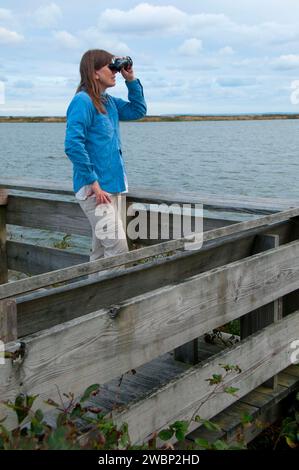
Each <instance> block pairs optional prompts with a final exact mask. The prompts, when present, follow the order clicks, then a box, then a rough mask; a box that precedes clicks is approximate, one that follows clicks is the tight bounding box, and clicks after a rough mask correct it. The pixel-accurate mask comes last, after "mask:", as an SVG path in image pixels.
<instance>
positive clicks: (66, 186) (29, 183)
mask: <svg viewBox="0 0 299 470" xmlns="http://www.w3.org/2000/svg"><path fill="white" fill-rule="evenodd" d="M0 188H7V189H13V190H20V191H29V192H38V193H50V194H63V195H74V191H73V188H72V185H71V183H67V182H65V181H63V182H62V181H61V182H57V181H53V180H44V179H38V178H34V179H32V178H9V180H8V179H7V178H0Z"/></svg>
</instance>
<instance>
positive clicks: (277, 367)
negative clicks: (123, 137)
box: [0, 185, 299, 442]
mask: <svg viewBox="0 0 299 470" xmlns="http://www.w3.org/2000/svg"><path fill="white" fill-rule="evenodd" d="M36 188H37V186H36V187H35V189H36ZM19 189H20V187H19ZM22 189H23V190H24V187H23V188H22ZM30 189H31V190H32V185H31V186H30ZM130 197H131V200H130V203H133V202H134V201H135V198H134V199H133V196H131V195H129V198H130ZM153 197H154V196H151V199H150V201H153V200H154V199H153ZM28 199H29V196H28V198H27V197H24V196H18V195H12V196H9V198H8V203H7V206H5V205H3V206H0V207H6V215H5V217H6V220H7V221H8V223H9V224H17V223H18V224H20V225H22V224H24V225H26V226H29V227H33V226H34V227H36V226H39V227H43V228H47V229H49V230H60V231H63V232H64V231H65V232H67V233H79V232H80V233H81V234H82V233H83V232H84V228H83V227H84V223H83V217H84V216H83V215H81V214H80V209H79V206H78V204H77V203H76V202H73V201H56V200H55V201H51V200H47V201H45V200H44V199H42V198H35V197H31V199H30V201H29V200H28ZM140 200H142V199H141V196H140ZM140 200H139V202H140ZM155 200H156V201H157V202H158V201H161V200H164V196H163V197H162V198H161V197H160V198H157V199H155ZM177 200H179V198H177ZM145 201H149V196H148V195H147V196H146V197H145V200H143V202H145ZM182 201H186V199H185V198H182V199H181V202H182ZM194 201H195V199H193V202H194ZM5 202H6V201H5V200H4V198H3V204H4V203H5ZM186 202H187V201H186ZM198 202H199V201H198ZM260 202H261V201H260ZM29 203H30V204H31V205H30V209H29V206H28V204H29ZM182 203H183V202H182ZM219 205H220V202H219V203H218V206H219ZM241 206H242V203H240V202H239V207H237V210H239V209H240V207H241ZM292 206H294V203H289V205H287V203H286V202H284V203H283V204H281V206H279V204H278V202H277V201H276V202H273V203H272V206H271V203H270V202H268V203H267V204H266V202H265V204H264V209H262V206H261V205H260V206H259V207H256V210H257V211H258V213H259V214H261V211H262V210H265V211H266V214H265V213H264V215H261V216H260V217H259V218H255V219H254V220H249V221H245V222H240V223H234V224H232V223H231V224H230V225H227V226H225V227H219V225H218V222H216V228H214V229H213V230H210V231H206V232H205V233H204V236H203V238H204V244H203V247H202V248H201V249H199V250H196V251H185V250H184V249H183V248H184V242H185V240H183V239H181V240H170V241H169V242H167V243H166V245H164V244H163V243H160V244H159V243H158V244H156V245H153V246H150V247H146V248H141V249H139V250H135V251H132V252H129V253H128V254H127V255H121V256H119V257H113V258H111V259H107V260H99V261H96V262H93V263H88V262H86V263H84V264H82V265H78V266H74V267H66V268H65V269H62V270H59V271H56V272H50V271H51V269H49V266H50V267H51V263H49V264H48V271H49V272H44V274H41V275H37V276H33V277H32V278H29V279H25V280H22V281H16V282H14V283H10V284H3V285H2V286H0V298H1V299H2V300H1V301H0V320H1V319H2V320H1V322H2V323H1V322H0V326H1V325H2V336H3V338H5V339H6V341H5V342H6V343H7V344H6V351H7V352H8V353H9V352H10V353H13V354H12V355H11V358H10V359H6V363H5V365H2V366H1V368H0V397H1V399H11V398H13V397H15V396H16V394H18V393H19V392H30V393H31V394H39V395H40V398H41V400H44V399H45V398H49V397H51V398H52V399H54V400H55V398H56V397H57V389H59V391H60V393H63V392H69V391H72V392H73V393H80V392H82V390H83V389H84V387H86V386H88V385H90V384H91V383H94V382H95V381H96V382H99V383H102V384H104V383H107V382H109V381H110V380H111V379H113V378H115V377H118V376H120V375H122V374H124V373H126V372H127V371H129V370H131V369H136V368H138V367H139V366H141V365H142V364H145V363H148V362H149V361H151V360H153V359H155V358H157V357H160V356H161V355H163V354H165V353H167V352H169V351H173V350H175V351H176V358H180V359H181V360H184V361H189V362H191V363H192V362H193V363H196V357H195V356H196V354H195V351H196V348H195V347H194V344H195V343H194V342H196V340H197V338H198V337H200V336H202V335H204V334H205V333H207V332H208V331H211V330H213V329H215V328H218V327H221V326H222V325H224V324H227V323H229V322H230V321H232V320H236V319H240V321H241V333H242V341H241V342H240V343H238V344H236V345H235V346H232V347H230V348H228V349H226V350H225V351H224V352H222V353H220V354H218V355H217V356H216V357H211V358H210V359H208V360H207V361H205V362H204V363H200V364H196V365H194V366H193V367H191V368H189V369H188V370H186V371H185V372H184V373H183V374H181V376H180V377H179V378H177V379H176V380H174V381H172V382H169V383H168V384H167V385H166V386H164V387H163V388H161V389H158V390H156V391H155V392H152V393H151V394H150V395H148V396H146V398H145V399H144V400H141V401H138V402H136V403H134V404H132V405H130V406H129V407H128V408H127V409H125V410H123V411H115V412H114V416H115V419H116V420H117V421H119V422H123V421H126V422H128V424H129V428H130V432H131V438H132V440H133V441H134V442H139V441H142V440H143V439H146V438H147V437H148V436H149V435H150V434H151V432H153V431H155V430H159V429H161V428H162V427H164V426H166V425H167V424H169V423H171V422H174V421H176V420H178V419H189V418H191V417H192V415H193V414H194V412H196V410H197V408H198V406H199V404H200V403H204V405H203V406H202V407H201V411H200V415H201V417H202V418H211V417H212V416H215V415H216V414H217V413H218V412H220V411H222V410H223V409H225V408H226V407H227V406H229V405H230V404H231V403H233V402H234V401H236V400H237V399H238V398H240V397H242V396H244V395H245V394H246V393H248V392H249V391H251V390H253V389H254V388H255V387H257V386H258V385H260V384H262V383H265V382H266V381H268V382H267V385H268V386H269V385H270V386H272V387H274V386H275V379H273V378H274V377H275V375H276V374H277V373H278V372H280V371H281V370H283V369H284V368H286V367H288V366H289V365H290V364H291V353H292V348H291V345H292V342H293V341H295V340H297V339H299V312H298V310H299V297H298V289H299V241H298V238H299V235H298V223H297V220H298V219H297V217H298V215H299V209H298V208H296V207H293V208H290V207H292ZM224 207H225V202H224V201H223V202H222V208H224ZM227 207H229V210H230V212H231V209H232V206H231V204H230V203H229V204H228V206H227ZM253 207H254V204H253V203H252V204H251V209H250V210H252V208H253ZM266 207H267V209H266ZM271 207H272V209H271ZM274 207H276V212H275V210H274ZM217 210H218V207H217ZM277 211H278V212H277ZM4 212H5V211H4V210H2V212H1V214H2V216H3V214H4ZM4 220H5V219H4V217H2V229H3V227H4V225H5V224H4V222H3V221H4ZM42 224H43V225H42ZM44 225H46V227H45V226H44ZM0 227H1V223H0ZM70 230H73V231H74V232H70ZM85 230H86V229H85ZM84 234H87V232H84ZM4 238H5V237H3V236H2V247H5V241H3V240H4ZM48 250H54V249H50V248H48ZM60 251H61V250H57V252H60ZM169 251H171V253H168V255H167V256H164V257H159V258H156V257H155V256H156V255H158V254H163V253H164V254H165V253H167V252H169ZM2 253H3V249H2ZM57 256H58V255H57ZM145 258H147V259H148V262H146V263H142V264H138V265H137V266H128V267H126V268H125V269H123V270H122V271H119V272H117V271H116V272H111V274H109V273H108V274H107V275H104V276H102V277H101V278H98V279H94V280H90V279H83V280H79V281H77V282H72V283H68V284H66V285H62V286H56V287H55V286H53V284H56V283H57V282H62V281H67V280H71V279H72V280H73V279H75V278H77V277H78V276H82V275H86V274H90V273H94V272H96V271H98V270H100V269H107V268H110V267H113V266H114V267H115V266H119V265H123V264H127V263H129V262H131V263H132V261H135V262H136V261H138V260H139V261H140V260H142V259H145ZM10 263H11V259H10V256H9V250H8V266H9V265H10ZM1 266H4V264H3V265H2V264H1ZM44 267H45V268H46V267H47V265H46V263H44ZM4 269H5V268H2V270H3V271H4ZM49 285H52V289H50V290H45V289H42V290H39V289H41V288H42V287H46V286H49ZM0 331H1V330H0ZM9 332H11V334H10V336H9V334H8V333H9ZM4 333H5V334H4ZM253 333H254V334H253ZM190 351H191V353H190ZM192 351H193V353H192ZM14 358H16V359H14ZM219 364H237V365H239V367H240V369H241V373H240V374H238V375H235V376H228V377H227V378H226V379H225V385H226V386H228V387H229V386H234V387H237V388H238V389H239V390H238V394H237V397H236V396H233V395H228V394H227V395H225V394H222V395H215V396H213V397H211V398H210V399H208V400H207V397H209V396H210V388H209V384H208V382H207V381H206V379H207V378H208V377H210V376H211V375H212V374H217V373H220V372H221V367H220V365H219ZM269 380H271V383H270V382H269ZM39 406H44V405H42V402H41V401H40V403H39Z"/></svg>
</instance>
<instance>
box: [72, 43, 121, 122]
mask: <svg viewBox="0 0 299 470" xmlns="http://www.w3.org/2000/svg"><path fill="white" fill-rule="evenodd" d="M113 57H114V56H113V55H112V54H110V53H109V52H107V51H103V50H101V49H92V50H90V51H87V52H85V54H83V56H82V59H81V62H80V75H81V81H80V84H79V86H78V88H77V93H78V92H79V91H82V90H84V91H86V93H88V94H89V96H90V98H91V99H92V101H93V104H94V105H95V107H96V109H97V110H98V111H99V113H103V114H105V113H106V109H105V106H104V103H103V100H102V98H101V92H102V90H101V87H100V84H99V81H98V80H96V79H95V78H94V73H95V71H96V70H99V69H100V68H102V67H104V66H105V65H108V64H110V62H111V60H112V58H113Z"/></svg>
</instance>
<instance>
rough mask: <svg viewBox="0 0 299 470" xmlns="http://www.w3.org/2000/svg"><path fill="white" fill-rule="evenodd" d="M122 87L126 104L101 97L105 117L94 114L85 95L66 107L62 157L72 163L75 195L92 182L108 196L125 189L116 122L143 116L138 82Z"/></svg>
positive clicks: (141, 92)
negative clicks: (98, 185) (103, 99)
mask: <svg viewBox="0 0 299 470" xmlns="http://www.w3.org/2000/svg"><path fill="white" fill-rule="evenodd" d="M126 85H127V87H128V100H129V101H124V100H122V99H120V98H115V97H114V96H110V95H108V94H104V97H105V107H106V110H107V114H102V113H99V112H98V111H97V110H96V108H95V106H94V104H93V102H92V100H91V98H90V96H89V95H88V94H87V93H86V92H85V91H80V92H79V93H77V94H76V95H75V96H74V98H73V99H72V101H71V103H70V105H69V107H68V110H67V126H66V136H65V153H66V155H67V156H68V157H69V159H70V160H71V161H72V163H73V187H74V191H75V193H76V192H77V191H79V189H80V188H82V186H85V185H87V184H91V183H93V182H94V181H98V182H99V184H100V187H101V188H102V189H104V190H105V191H107V192H109V193H119V192H122V191H125V189H126V183H125V180H126V176H125V168H124V162H123V158H122V152H121V141H120V132H119V121H130V120H135V119H140V118H142V117H143V116H145V114H146V103H145V100H144V96H143V88H142V85H141V83H140V81H139V80H138V79H136V80H133V81H130V82H127V81H126Z"/></svg>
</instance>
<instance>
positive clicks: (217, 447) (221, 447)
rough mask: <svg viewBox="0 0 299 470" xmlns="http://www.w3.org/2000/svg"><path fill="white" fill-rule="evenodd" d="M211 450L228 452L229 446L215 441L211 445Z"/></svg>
mask: <svg viewBox="0 0 299 470" xmlns="http://www.w3.org/2000/svg"><path fill="white" fill-rule="evenodd" d="M212 447H213V449H215V450H228V449H229V446H228V445H227V444H226V442H224V441H220V440H217V441H216V442H214V443H213V444H212Z"/></svg>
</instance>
